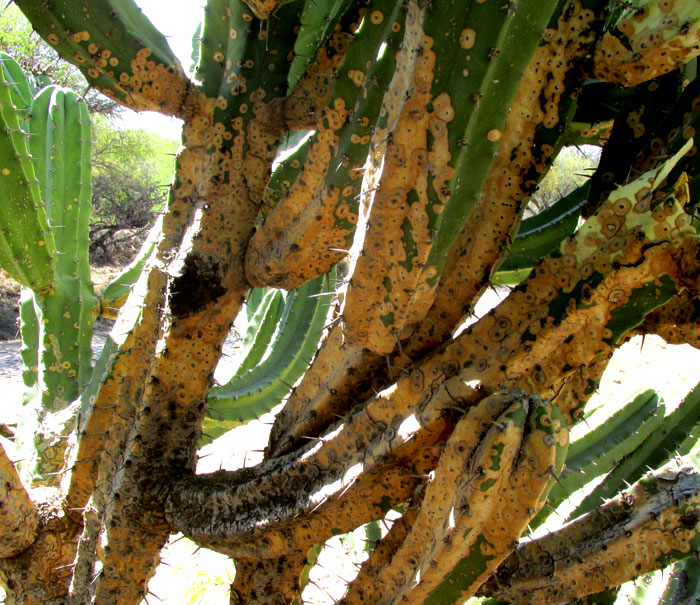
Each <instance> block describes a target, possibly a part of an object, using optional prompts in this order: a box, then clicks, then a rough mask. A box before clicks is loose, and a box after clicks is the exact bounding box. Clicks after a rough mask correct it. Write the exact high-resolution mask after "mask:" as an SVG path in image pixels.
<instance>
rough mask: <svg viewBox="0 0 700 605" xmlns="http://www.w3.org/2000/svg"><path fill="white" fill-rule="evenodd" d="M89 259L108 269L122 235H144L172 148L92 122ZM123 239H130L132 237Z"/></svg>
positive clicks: (157, 207) (153, 137)
mask: <svg viewBox="0 0 700 605" xmlns="http://www.w3.org/2000/svg"><path fill="white" fill-rule="evenodd" d="M92 149H93V151H92V156H91V165H92V179H93V196H92V206H93V212H92V221H91V224H90V242H91V254H92V257H93V259H94V260H95V261H96V262H97V261H100V262H107V263H111V264H114V263H115V259H114V258H113V245H114V244H115V243H116V242H118V241H119V237H120V236H119V232H120V231H121V230H123V229H130V230H134V229H137V230H141V231H143V230H145V229H147V228H149V227H150V226H151V225H152V224H153V222H154V220H155V214H156V213H157V212H159V211H161V210H162V208H163V206H164V204H165V200H166V196H167V186H168V185H169V183H170V179H171V178H172V170H173V167H174V159H175V151H176V150H177V143H176V142H175V141H171V140H168V139H165V138H163V137H161V136H159V135H157V134H154V133H148V132H146V131H143V130H120V129H117V128H115V126H114V125H113V123H112V122H111V121H109V120H107V119H104V118H94V119H93V144H92ZM128 233H129V235H128V236H127V237H129V238H131V237H133V231H130V232H128Z"/></svg>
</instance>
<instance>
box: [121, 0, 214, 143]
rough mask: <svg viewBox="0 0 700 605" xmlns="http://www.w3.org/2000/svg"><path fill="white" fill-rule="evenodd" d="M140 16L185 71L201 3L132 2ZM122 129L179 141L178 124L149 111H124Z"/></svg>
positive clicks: (177, 0) (182, 0)
mask: <svg viewBox="0 0 700 605" xmlns="http://www.w3.org/2000/svg"><path fill="white" fill-rule="evenodd" d="M135 2H136V4H137V5H138V6H139V7H140V8H141V10H142V11H143V12H144V14H145V15H146V16H147V17H148V18H149V19H150V20H151V22H152V23H153V25H155V26H156V28H157V29H159V30H160V31H161V32H162V33H163V35H164V36H165V37H166V39H167V40H168V44H169V45H170V48H171V49H172V50H173V52H174V53H175V54H176V55H177V57H178V59H180V62H181V63H182V67H183V68H184V70H185V71H188V70H189V68H190V64H191V62H192V59H191V55H192V35H193V34H194V31H195V29H196V28H197V24H198V23H199V22H200V21H201V19H202V14H203V9H202V7H203V5H204V2H205V0H135ZM122 122H123V125H124V127H125V128H143V129H144V130H147V131H149V132H156V133H158V134H160V135H161V136H164V137H166V138H169V139H177V140H179V139H180V131H181V128H182V122H181V121H180V120H176V119H174V118H168V117H165V116H163V115H161V114H159V113H156V112H152V111H142V112H140V113H137V112H134V111H129V110H125V111H124V117H123V120H122Z"/></svg>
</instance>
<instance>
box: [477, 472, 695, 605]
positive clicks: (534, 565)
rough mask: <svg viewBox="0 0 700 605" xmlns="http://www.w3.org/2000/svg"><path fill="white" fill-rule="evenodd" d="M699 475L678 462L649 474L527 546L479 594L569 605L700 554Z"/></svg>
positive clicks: (517, 551)
mask: <svg viewBox="0 0 700 605" xmlns="http://www.w3.org/2000/svg"><path fill="white" fill-rule="evenodd" d="M698 518H700V475H699V474H698V472H697V470H695V469H694V468H693V467H690V466H680V465H679V464H678V463H674V464H673V465H671V466H669V467H666V468H664V469H662V470H660V471H656V472H653V473H649V475H647V476H646V477H644V478H643V479H641V480H640V481H639V482H637V483H635V484H634V485H633V486H632V487H630V488H629V489H628V490H625V491H624V492H622V493H621V494H619V495H618V496H617V497H615V498H613V499H612V500H610V501H608V502H606V503H605V504H604V505H602V506H600V507H599V508H597V509H596V510H594V511H592V512H590V513H589V514H587V515H584V516H583V517H580V518H579V519H577V520H576V521H574V522H572V523H570V524H568V525H566V526H565V527H563V528H562V529H560V530H556V531H554V532H552V533H550V534H548V535H546V536H543V537H541V538H538V539H536V540H529V541H526V542H524V543H523V544H521V545H520V546H519V547H518V549H517V550H516V551H515V552H514V553H513V554H512V555H511V556H510V557H509V558H508V559H506V560H505V561H504V562H503V564H502V565H501V566H500V567H499V569H498V571H497V572H496V573H495V574H494V575H493V576H492V577H491V578H490V579H489V581H488V582H486V583H485V584H484V585H483V586H482V588H481V590H480V591H479V592H480V594H482V595H485V596H492V597H496V598H498V599H503V600H506V601H509V602H511V603H517V604H528V603H542V604H544V603H547V604H549V603H564V602H569V601H573V600H574V599H577V598H581V597H584V596H585V595H588V594H592V593H596V592H600V591H602V590H604V589H606V588H608V587H611V586H617V585H618V584H622V583H623V582H626V581H628V580H631V579H633V578H635V577H637V576H639V575H641V574H645V573H648V572H650V571H653V570H655V569H659V568H662V567H666V565H668V564H669V563H671V561H672V560H675V559H679V558H684V557H687V556H689V555H691V554H693V553H695V552H698V548H699V545H700V542H699V541H700V535H699V533H698V528H697V521H698Z"/></svg>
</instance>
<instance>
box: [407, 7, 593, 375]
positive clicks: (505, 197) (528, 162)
mask: <svg viewBox="0 0 700 605" xmlns="http://www.w3.org/2000/svg"><path fill="white" fill-rule="evenodd" d="M594 20H595V15H594V13H593V12H592V11H590V10H587V9H584V8H583V7H582V6H581V3H580V2H579V1H578V0H572V1H571V2H569V3H568V5H567V6H566V7H565V9H564V10H563V11H562V17H560V19H559V21H558V23H557V27H556V29H548V30H546V31H545V33H544V35H543V39H544V44H542V45H541V46H540V47H539V48H538V49H537V50H536V51H535V55H534V57H533V58H532V60H531V61H530V64H529V65H528V67H527V69H526V70H525V72H524V74H523V77H522V83H521V84H520V86H519V87H518V90H517V93H516V96H515V98H514V100H513V103H512V104H511V107H510V110H509V111H508V115H507V116H506V123H505V127H504V129H503V131H502V132H500V131H499V132H500V140H499V145H498V152H497V154H496V157H495V162H494V164H493V166H492V168H491V170H490V172H489V175H488V177H487V179H486V182H485V185H484V189H483V192H482V194H481V196H480V198H479V200H478V202H477V204H476V206H475V208H474V210H473V211H472V213H471V215H470V217H469V219H468V220H467V222H466V223H465V225H464V227H463V229H462V231H461V232H460V234H459V236H458V238H457V240H456V242H455V244H454V245H453V246H452V248H451V249H450V251H449V253H448V256H447V260H446V264H445V268H444V270H443V274H442V276H441V278H440V283H439V285H438V288H437V292H436V294H435V297H434V300H433V301H432V307H431V308H430V309H429V310H428V312H427V315H426V317H425V319H424V320H423V321H421V322H420V323H417V324H416V325H415V326H414V327H413V330H412V334H411V338H410V339H409V340H407V341H406V342H404V343H402V347H403V352H404V353H406V355H408V357H409V358H416V357H418V356H420V355H422V354H425V352H427V351H428V350H430V349H432V348H433V347H435V346H436V345H438V344H440V343H441V342H443V341H444V340H445V339H447V338H449V336H450V335H451V332H452V331H453V330H454V329H455V328H456V327H457V325H458V323H459V321H460V319H461V318H462V317H463V316H464V315H465V314H466V313H467V312H468V310H469V305H470V303H471V302H472V301H473V300H474V298H475V297H476V296H477V294H478V293H479V291H480V290H481V289H482V288H483V284H484V283H485V281H486V280H487V279H488V271H490V270H491V267H493V265H494V263H495V262H496V261H497V260H498V258H499V257H500V256H501V254H502V253H503V249H504V248H505V247H506V246H507V245H508V242H509V240H510V238H511V237H512V236H513V235H514V233H513V232H514V230H515V228H516V225H517V220H518V217H519V215H520V212H521V207H522V204H523V202H524V200H526V199H527V198H528V196H529V195H530V193H531V190H532V187H533V186H534V183H531V182H529V181H527V180H526V176H525V175H527V174H528V173H530V172H531V171H532V170H533V169H534V170H536V171H538V172H542V173H543V172H544V171H545V170H546V169H547V166H548V165H549V163H550V162H551V160H550V156H551V154H552V152H553V149H552V148H551V146H550V147H549V152H548V153H547V149H543V146H542V145H539V144H538V143H537V128H538V127H545V128H553V127H555V126H557V123H558V121H559V111H558V109H559V104H560V101H561V95H562V94H564V92H565V86H564V78H565V76H566V74H567V72H568V70H569V69H571V66H572V65H573V64H574V63H575V62H576V61H577V60H580V59H581V58H582V57H584V56H585V55H586V54H587V53H588V51H589V48H590V45H591V44H593V42H594V41H595V34H594V32H593V30H592V28H591V25H592V23H593V21H594ZM496 136H497V135H496V134H495V133H494V138H495V137H496ZM537 149H539V150H540V153H537V154H536V153H535V151H534V150H537ZM404 362H405V360H404ZM397 363H398V361H397Z"/></svg>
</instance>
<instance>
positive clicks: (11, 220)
mask: <svg viewBox="0 0 700 605" xmlns="http://www.w3.org/2000/svg"><path fill="white" fill-rule="evenodd" d="M3 63H4V64H5V65H8V68H9V67H11V64H8V62H7V60H5V61H4V62H3ZM12 71H13V72H14V71H15V70H14V69H13V70H12ZM15 90H16V88H15V84H14V83H13V82H10V81H8V80H7V76H6V72H5V69H2V70H0V186H1V189H2V196H3V203H2V204H0V265H2V267H3V269H4V270H5V271H6V272H7V273H8V275H10V276H11V277H12V278H13V279H16V280H17V281H18V282H20V283H21V284H23V285H25V286H27V287H29V288H31V289H32V290H36V291H43V290H46V289H47V288H48V287H49V286H50V284H51V282H52V279H53V267H54V262H55V257H56V255H55V247H54V241H53V234H52V233H51V230H50V229H49V225H48V222H47V220H46V212H45V209H44V207H43V205H42V203H41V199H42V198H41V192H40V190H39V183H38V181H37V178H36V174H35V172H34V167H33V165H32V160H31V157H30V155H29V149H28V143H27V133H26V132H25V131H24V130H22V127H23V126H25V127H26V124H24V117H25V116H26V107H25V108H24V109H21V108H20V111H17V109H16V106H15V104H14V102H13V96H15V97H16V96H17V95H16V93H14V94H13V91H15ZM23 111H24V114H23V113H22V112H23ZM20 120H22V121H20Z"/></svg>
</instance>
